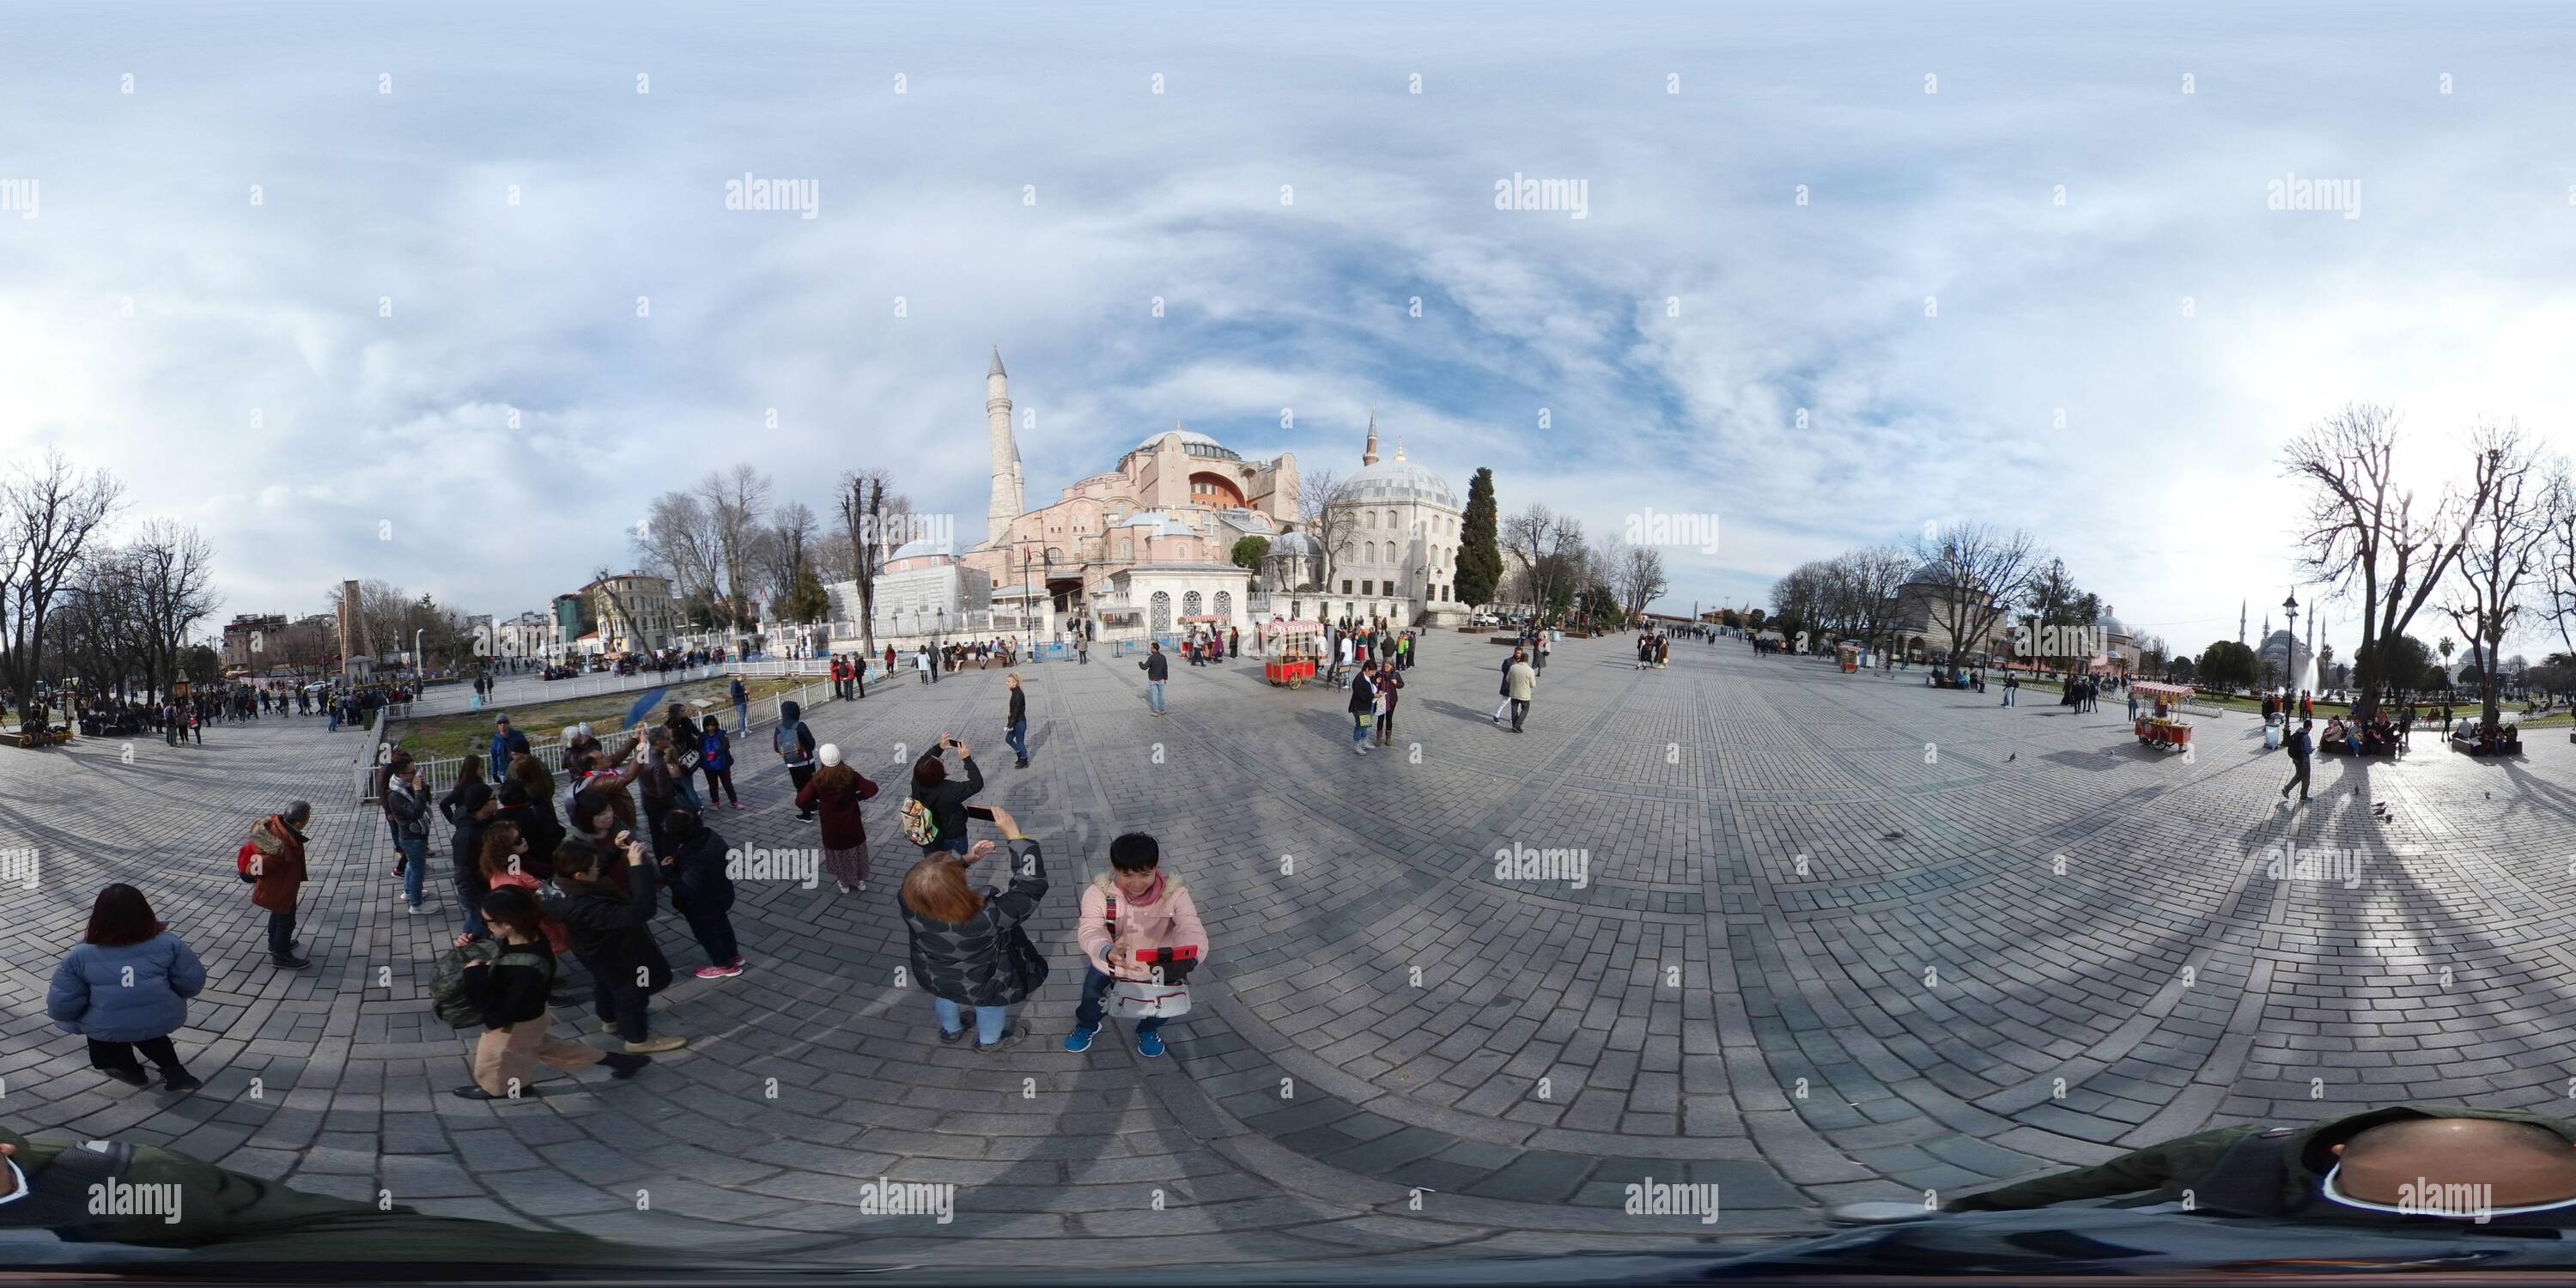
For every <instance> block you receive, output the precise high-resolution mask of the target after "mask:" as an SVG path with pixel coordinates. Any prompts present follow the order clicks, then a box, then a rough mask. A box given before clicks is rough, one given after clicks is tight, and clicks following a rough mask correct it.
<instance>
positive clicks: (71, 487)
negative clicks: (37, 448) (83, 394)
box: [0, 452, 125, 698]
mask: <svg viewBox="0 0 2576 1288" xmlns="http://www.w3.org/2000/svg"><path fill="white" fill-rule="evenodd" d="M124 492H125V489H124V487H123V486H122V485H121V484H119V483H118V482H117V481H116V480H115V479H114V478H113V477H111V476H110V475H109V474H108V473H107V472H106V471H105V470H98V471H94V472H84V471H81V470H77V469H74V468H73V467H72V464H71V462H70V461H69V460H68V459H66V458H65V457H64V456H63V454H62V453H60V452H47V453H46V454H45V459H44V461H43V462H42V463H41V465H40V466H39V467H38V468H36V469H26V468H23V467H22V468H20V469H19V470H18V477H17V478H16V479H15V480H12V481H9V482H6V483H0V687H6V688H8V689H11V690H14V691H15V692H17V693H18V694H19V695H20V696H21V697H22V698H27V697H32V696H33V695H34V693H35V691H36V681H37V680H38V679H40V678H42V677H41V669H42V662H43V659H44V655H45V622H46V619H47V618H48V617H50V616H51V615H52V613H53V610H54V606H55V600H56V599H57V598H59V597H60V596H61V594H62V592H63V587H64V586H65V585H67V584H69V583H70V581H71V579H72V576H73V574H74V573H75V572H76V571H77V570H78V569H79V567H80V565H81V560H82V559H83V558H84V557H86V556H87V555H88V553H89V550H90V545H91V543H92V542H93V541H94V540H96V539H97V538H98V537H99V536H100V527H101V525H103V524H105V523H106V522H107V520H108V517H109V516H110V515H112V514H114V513H115V512H116V509H117V506H118V504H119V503H120V502H121V500H122V499H123V496H124Z"/></svg>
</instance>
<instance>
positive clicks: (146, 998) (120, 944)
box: [45, 882, 206, 1091]
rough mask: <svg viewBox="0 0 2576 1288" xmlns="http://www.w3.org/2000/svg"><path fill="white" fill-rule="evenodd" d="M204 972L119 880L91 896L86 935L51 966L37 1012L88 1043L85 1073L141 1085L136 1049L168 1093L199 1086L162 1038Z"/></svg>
mask: <svg viewBox="0 0 2576 1288" xmlns="http://www.w3.org/2000/svg"><path fill="white" fill-rule="evenodd" d="M205 986H206V968H205V966H204V964H203V963H201V962H199V961H198V960H197V955H196V954H195V953H193V952H190V951H189V950H188V946H187V945H186V944H183V943H181V942H179V937H178V936H177V935H174V934H171V933H170V930H169V928H168V927H167V926H164V925H163V924H162V923H161V922H160V920H159V919H158V918H155V917H154V916H153V915H152V905H151V904H150V903H149V902H146V901H145V899H144V898H143V892H142V891H140V890H137V889H135V888H134V887H132V886H130V885H126V884H124V883H122V882H119V883H117V884H115V885H112V886H109V887H107V888H106V889H104V890H101V891H99V892H98V899H97V901H96V902H94V903H92V904H91V905H90V910H89V929H88V931H87V932H86V933H84V934H83V935H82V936H81V941H80V942H79V943H78V944H75V945H73V946H72V950H71V951H70V952H68V953H65V954H64V955H63V962H62V965H60V966H57V967H55V968H54V982H53V986H52V987H51V988H49V989H47V990H46V992H45V1013H46V1014H47V1015H49V1016H51V1017H53V1020H54V1024H55V1025H56V1027H58V1028H60V1029H62V1030H63V1031H64V1032H66V1033H78V1034H80V1035H82V1036H83V1037H86V1038H88V1039H89V1063H90V1067H91V1068H93V1069H96V1070H98V1071H99V1072H101V1073H104V1074H106V1075H107V1076H109V1077H111V1078H114V1079H116V1080H117V1081H118V1082H122V1083H126V1084H128V1085H130V1086H136V1087H140V1086H145V1085H148V1083H149V1081H150V1080H149V1079H148V1078H146V1077H145V1076H144V1073H143V1064H142V1062H141V1061H139V1060H137V1059H135V1058H134V1053H135V1051H136V1050H137V1049H140V1050H141V1051H142V1052H143V1054H145V1055H147V1056H150V1057H152V1063H153V1064H154V1065H155V1066H157V1067H159V1069H160V1070H161V1083H162V1085H163V1086H164V1087H165V1088H167V1089H169V1090H171V1091H194V1090H196V1089H197V1088H199V1087H201V1086H204V1085H205V1084H204V1083H202V1082H199V1081H198V1080H197V1078H196V1075H194V1074H191V1073H189V1072H188V1071H187V1069H186V1068H185V1067H183V1066H181V1065H180V1063H179V1052H178V1049H177V1048H176V1047H173V1046H171V1045H170V1035H171V1034H173V1033H176V1032H178V1031H179V1029H180V1027H181V1026H183V1025H185V1024H186V1023H187V1022H188V999H189V998H192V997H195V996H196V995H197V990H199V989H202V988H204V987H205Z"/></svg>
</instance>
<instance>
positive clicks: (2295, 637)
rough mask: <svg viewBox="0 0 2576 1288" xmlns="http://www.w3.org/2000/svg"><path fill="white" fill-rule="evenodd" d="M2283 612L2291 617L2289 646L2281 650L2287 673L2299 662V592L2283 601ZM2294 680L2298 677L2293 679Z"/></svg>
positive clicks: (2294, 591)
mask: <svg viewBox="0 0 2576 1288" xmlns="http://www.w3.org/2000/svg"><path fill="white" fill-rule="evenodd" d="M2281 610H2282V611H2283V612H2286V613H2288V614H2289V615H2290V638H2289V644H2288V645H2287V646H2286V647H2284V648H2283V649H2282V650H2281V670H2282V671H2283V672H2284V673H2287V672H2288V671H2289V669H2290V667H2291V665H2292V664H2293V663H2295V662H2297V661H2298V660H2299V592H2298V591H2296V590H2292V591H2291V592H2290V593H2289V595H2288V596H2287V597H2285V598H2283V599H2282V600H2281ZM2293 678H2294V679H2295V678H2296V677H2293Z"/></svg>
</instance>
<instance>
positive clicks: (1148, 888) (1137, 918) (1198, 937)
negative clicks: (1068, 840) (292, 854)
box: [1064, 832, 1208, 1059]
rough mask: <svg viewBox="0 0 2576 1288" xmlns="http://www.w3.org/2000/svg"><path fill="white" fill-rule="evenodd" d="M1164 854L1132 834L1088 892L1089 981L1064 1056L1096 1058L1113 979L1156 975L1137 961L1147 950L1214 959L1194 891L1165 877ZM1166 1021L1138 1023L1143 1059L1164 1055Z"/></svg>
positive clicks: (1112, 850)
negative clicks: (1184, 951)
mask: <svg viewBox="0 0 2576 1288" xmlns="http://www.w3.org/2000/svg"><path fill="white" fill-rule="evenodd" d="M1162 860H1163V856H1162V848H1161V847H1160V846H1158V845H1156V844H1155V842H1154V838H1153V837H1150V836H1147V835H1145V834H1144V833H1142V832H1129V833H1128V834H1126V835H1125V836H1121V837H1119V838H1118V839H1117V840H1115V841H1111V842H1110V843H1109V867H1110V872H1109V874H1108V875H1106V876H1101V877H1095V878H1093V879H1092V882H1091V884H1090V885H1088V886H1085V887H1083V891H1082V921H1081V923H1080V925H1079V927H1078V929H1077V931H1076V937H1077V938H1078V939H1079V940H1080V941H1081V943H1082V955H1083V956H1084V957H1085V958H1087V959H1088V967H1087V969H1085V970H1084V971H1083V975H1082V1002H1081V1004H1080V1005H1078V1006H1076V1007H1074V1010H1073V1023H1074V1028H1073V1032H1072V1033H1071V1034H1069V1035H1067V1036H1066V1038H1065V1040H1064V1049H1065V1050H1067V1051H1088V1050H1090V1049H1091V1035H1092V1034H1094V1033H1097V1032H1099V1031H1100V1017H1101V1005H1100V999H1101V997H1102V996H1103V995H1105V994H1106V993H1108V992H1109V989H1110V986H1111V983H1112V979H1113V977H1115V978H1116V979H1125V980H1146V979H1151V978H1152V977H1153V967H1152V966H1151V965H1149V964H1146V963H1140V962H1138V961H1137V960H1136V954H1137V952H1138V950H1140V949H1159V948H1182V947H1188V948H1192V949H1195V950H1197V954H1198V956H1199V957H1201V958H1204V957H1206V956H1207V951H1208V938H1207V927H1206V926H1205V925H1202V924H1201V923H1200V921H1199V912H1198V906H1197V905H1196V904H1194V903H1192V902H1191V900H1190V892H1189V889H1188V887H1186V886H1183V885H1182V884H1181V883H1180V882H1178V881H1175V880H1171V879H1169V878H1167V877H1165V876H1164V875H1163V872H1162V868H1161V865H1162ZM1162 1027H1163V1021H1162V1020H1161V1019H1159V1018H1157V1019H1144V1020H1138V1021H1136V1053H1137V1054H1138V1055H1141V1056H1145V1057H1147V1058H1148V1059H1150V1058H1152V1057H1155V1056H1159V1055H1161V1054H1162V1053H1163V1035H1162V1032H1161V1030H1162Z"/></svg>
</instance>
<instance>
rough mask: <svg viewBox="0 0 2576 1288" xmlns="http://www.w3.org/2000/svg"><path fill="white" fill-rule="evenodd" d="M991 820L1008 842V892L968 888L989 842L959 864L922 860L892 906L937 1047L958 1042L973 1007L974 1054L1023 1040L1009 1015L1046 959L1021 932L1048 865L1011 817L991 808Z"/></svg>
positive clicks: (1043, 973)
mask: <svg viewBox="0 0 2576 1288" xmlns="http://www.w3.org/2000/svg"><path fill="white" fill-rule="evenodd" d="M993 821H994V823H995V824H997V825H999V826H1000V827H1001V829H1002V832H1003V834H1004V835H1005V836H1008V837H1009V838H1010V852H1011V888H1010V889H1008V890H996V889H994V888H993V887H991V886H985V887H984V888H983V889H981V890H976V889H974V888H973V887H971V886H970V885H969V884H968V882H967V879H966V870H967V868H969V867H970V866H972V865H973V864H974V863H975V862H976V861H977V860H979V859H981V858H983V857H984V856H985V855H987V854H990V853H992V851H993V843H992V842H991V841H979V842H977V843H976V844H975V847H974V848H973V849H972V850H971V851H969V852H968V853H967V855H966V857H965V859H964V860H963V861H960V860H958V859H956V858H954V857H951V856H950V855H948V854H945V853H941V852H936V851H934V852H932V853H930V854H927V855H924V856H923V857H922V860H921V861H920V862H919V863H916V864H914V865H912V871H911V872H910V873H907V874H906V875H905V876H904V879H903V889H902V891H901V893H900V894H899V895H898V897H897V899H896V901H895V902H896V905H897V907H899V908H900V909H901V910H902V913H903V926H904V930H905V931H906V933H907V934H909V935H910V937H911V940H912V946H911V960H912V977H913V980H914V982H915V983H916V984H917V985H918V986H919V987H920V988H921V989H922V991H924V992H926V993H928V994H930V1003H931V1011H932V1013H933V1014H935V1015H937V1016H938V1018H939V1040H940V1041H942V1042H957V1041H961V1040H963V1039H964V1038H965V1036H966V1014H965V1012H966V1008H968V1007H972V1008H974V1012H975V1049H976V1050H978V1051H999V1050H1002V1049H1003V1048H1005V1047H1008V1046H1011V1045H1013V1044H1014V1043H1017V1042H1018V1041H1019V1040H1020V1039H1021V1038H1023V1037H1025V1036H1027V1032H1028V1031H1027V1029H1026V1028H1025V1027H1024V1026H1018V1025H1013V1024H1011V1023H1010V1008H1011V1007H1012V1006H1014V1005H1016V1004H1018V1003H1020V1002H1022V1001H1025V1000H1027V998H1028V997H1029V995H1030V994H1032V993H1035V992H1036V991H1037V990H1038V987H1039V986H1040V985H1042V984H1044V983H1046V977H1047V961H1046V958H1045V957H1044V956H1042V955H1040V954H1039V952H1038V950H1037V946H1036V945H1034V944H1032V943H1030V942H1029V936H1028V932H1027V931H1026V930H1025V929H1023V928H1022V926H1023V923H1025V922H1026V921H1027V920H1028V919H1029V917H1030V915H1031V914H1033V913H1035V912H1036V911H1037V906H1038V901H1039V900H1040V899H1043V898H1045V897H1046V892H1047V876H1046V864H1045V862H1044V860H1043V858H1042V857H1041V856H1040V854H1039V852H1038V843H1037V842H1035V841H1032V840H1030V839H1029V838H1027V837H1025V836H1022V835H1021V834H1020V827H1019V823H1018V821H1017V820H1015V819H1013V818H1012V817H1011V815H1010V813H1009V811H1007V810H1003V809H999V808H996V809H995V810H994V811H993Z"/></svg>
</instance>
